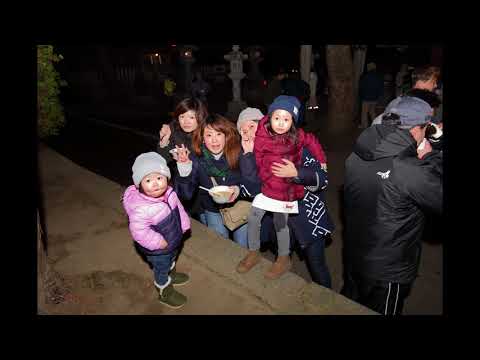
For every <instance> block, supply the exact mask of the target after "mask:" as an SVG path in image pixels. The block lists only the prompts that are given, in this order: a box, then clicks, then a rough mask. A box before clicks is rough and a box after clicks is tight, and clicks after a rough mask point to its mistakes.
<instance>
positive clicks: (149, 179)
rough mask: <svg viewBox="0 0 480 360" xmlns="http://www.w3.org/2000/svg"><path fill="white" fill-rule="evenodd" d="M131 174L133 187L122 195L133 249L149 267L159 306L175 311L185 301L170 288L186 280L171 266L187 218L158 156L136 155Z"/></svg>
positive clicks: (187, 228) (163, 163)
mask: <svg viewBox="0 0 480 360" xmlns="http://www.w3.org/2000/svg"><path fill="white" fill-rule="evenodd" d="M132 171H133V176H132V178H133V183H134V185H131V186H129V187H128V188H127V190H126V191H125V194H124V195H123V207H124V208H125V211H126V212H127V215H128V219H129V228H130V232H131V234H132V237H133V239H134V240H135V245H136V247H137V249H138V250H139V251H140V252H141V253H142V254H144V255H145V256H146V258H147V260H148V262H149V263H150V264H151V265H152V268H153V273H154V279H155V280H154V282H153V283H154V285H155V287H156V288H158V289H159V294H160V296H159V299H160V302H161V303H163V304H165V305H167V306H169V307H171V308H174V309H178V308H180V307H182V306H183V305H184V304H185V303H186V301H187V298H186V297H185V296H184V295H183V294H181V293H179V292H177V291H176V290H175V289H174V288H173V285H183V284H185V283H187V282H188V281H189V277H188V275H187V274H183V273H179V272H176V271H175V263H176V257H177V255H178V249H179V247H180V245H181V242H182V237H183V234H184V233H185V232H186V231H187V230H189V229H190V218H189V217H188V215H187V213H186V212H185V209H184V208H183V206H182V204H181V202H180V200H179V199H178V197H177V194H176V193H175V192H174V191H173V189H172V187H170V186H169V184H168V182H169V180H170V177H171V175H170V169H169V168H168V166H167V162H166V161H165V159H164V158H163V157H162V156H161V155H159V154H157V153H155V152H148V153H144V154H141V155H139V156H138V157H137V158H136V159H135V162H134V164H133V167H132ZM169 274H170V275H169Z"/></svg>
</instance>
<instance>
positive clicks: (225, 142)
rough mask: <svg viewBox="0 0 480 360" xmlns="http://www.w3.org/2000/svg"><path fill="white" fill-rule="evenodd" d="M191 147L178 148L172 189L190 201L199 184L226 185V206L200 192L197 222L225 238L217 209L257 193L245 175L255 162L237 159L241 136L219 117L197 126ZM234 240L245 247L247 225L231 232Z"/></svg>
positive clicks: (221, 220)
mask: <svg viewBox="0 0 480 360" xmlns="http://www.w3.org/2000/svg"><path fill="white" fill-rule="evenodd" d="M192 148H193V151H192V152H190V151H189V150H188V149H187V148H186V147H184V146H182V147H179V148H178V159H177V168H178V172H179V175H180V176H179V177H177V178H176V181H175V189H176V191H177V192H178V194H179V195H180V197H181V198H182V199H190V198H191V196H192V194H193V193H194V191H196V190H197V189H198V187H199V185H200V186H202V187H205V188H211V187H213V186H215V185H216V184H218V185H226V186H228V187H229V188H230V190H231V192H232V195H231V197H230V199H229V202H228V203H227V204H218V203H216V202H215V201H214V200H213V198H212V197H211V195H210V193H209V192H207V191H204V190H200V192H199V199H200V207H201V211H202V213H201V215H200V221H201V222H202V223H203V224H205V225H207V226H208V227H210V228H212V229H214V230H215V231H216V232H217V233H218V234H220V235H222V236H223V237H225V238H228V237H229V230H228V229H227V228H226V227H225V225H224V224H223V219H222V216H221V214H220V209H222V208H224V207H230V206H232V205H233V204H234V203H235V202H236V201H237V200H239V198H240V197H248V196H249V193H250V192H258V191H260V189H259V184H258V183H257V182H256V181H255V182H252V181H250V179H249V178H248V177H247V176H246V175H247V174H249V173H251V172H252V171H255V163H254V159H253V158H239V157H240V152H241V145H240V136H239V134H238V132H237V130H236V128H235V126H234V125H233V123H232V122H231V121H229V120H227V119H226V118H224V117H223V116H220V115H218V114H214V115H209V116H207V118H206V119H205V120H204V121H202V122H201V123H200V125H199V127H198V129H197V130H196V131H195V132H194V134H193V138H192ZM252 160H253V161H252ZM240 163H241V164H240ZM242 175H245V176H242ZM214 182H215V183H216V184H215V183H214ZM233 240H234V241H235V242H236V243H238V244H239V245H240V246H242V247H245V248H246V247H247V225H246V224H245V225H242V226H240V227H238V228H237V229H236V230H235V231H233Z"/></svg>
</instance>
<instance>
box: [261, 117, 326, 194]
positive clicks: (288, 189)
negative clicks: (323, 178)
mask: <svg viewBox="0 0 480 360" xmlns="http://www.w3.org/2000/svg"><path fill="white" fill-rule="evenodd" d="M267 121H269V117H268V115H267V116H265V117H263V119H262V120H261V121H260V124H259V125H258V128H257V132H256V134H255V143H254V150H253V153H254V154H255V159H256V162H257V172H258V176H259V178H260V180H261V181H262V193H263V194H264V195H265V196H268V197H269V198H272V199H276V200H281V201H295V200H300V199H302V198H303V196H304V188H303V185H298V184H295V183H293V182H292V178H281V177H278V176H275V175H273V173H272V169H271V166H272V164H273V163H274V162H277V163H280V164H283V161H282V159H287V160H290V161H291V162H293V163H294V164H295V166H297V167H298V166H299V165H300V161H301V158H302V148H303V147H306V148H307V149H308V150H309V151H310V152H311V153H312V155H313V156H314V157H315V158H316V159H317V160H318V161H319V162H320V163H322V164H324V163H326V162H327V158H326V156H325V153H324V151H323V148H322V145H320V143H319V142H318V140H317V138H316V137H315V135H313V134H310V133H305V132H304V131H303V130H302V129H297V143H296V144H294V143H293V141H292V140H291V139H290V137H289V136H288V135H287V134H282V135H274V134H271V133H269V132H268V130H267V129H266V128H265V124H266V122H267Z"/></svg>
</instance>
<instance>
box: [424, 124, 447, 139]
mask: <svg viewBox="0 0 480 360" xmlns="http://www.w3.org/2000/svg"><path fill="white" fill-rule="evenodd" d="M442 135H443V131H442V129H441V128H440V127H439V126H438V125H437V124H434V123H430V124H428V125H427V128H426V129H425V137H426V138H427V140H428V141H430V142H434V143H435V142H439V141H440V138H441V137H442Z"/></svg>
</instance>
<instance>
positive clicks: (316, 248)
mask: <svg viewBox="0 0 480 360" xmlns="http://www.w3.org/2000/svg"><path fill="white" fill-rule="evenodd" d="M250 125H254V128H250ZM239 128H241V131H240V133H241V135H242V146H243V149H244V152H243V154H242V155H241V158H240V159H241V164H250V167H249V168H248V169H245V171H243V173H247V170H248V174H250V175H249V177H248V180H249V184H252V183H255V182H257V184H258V187H257V189H260V180H259V179H258V177H257V175H256V174H257V172H256V168H254V169H252V164H251V162H253V166H256V165H255V160H254V159H255V157H254V154H253V149H254V141H255V130H256V128H257V123H256V122H245V123H242V124H240V126H239ZM253 129H255V130H253ZM242 130H244V131H242ZM248 130H250V131H248ZM252 130H253V131H252ZM248 159H250V161H251V162H249V161H247V160H248ZM301 164H302V165H301V166H299V167H298V168H296V167H295V166H294V165H293V164H292V163H291V162H290V163H287V164H278V163H277V164H276V165H275V170H274V171H275V173H276V176H279V177H287V178H293V179H294V181H295V182H297V183H298V184H302V185H304V186H305V196H304V198H303V199H302V200H301V201H299V202H298V208H299V214H298V215H290V216H289V219H288V225H289V227H290V228H291V229H292V234H291V239H292V243H295V244H298V245H299V246H300V249H301V250H302V251H303V252H304V254H305V257H306V259H307V267H308V270H309V272H310V276H311V277H312V280H313V281H314V282H315V283H317V284H319V285H322V286H325V287H327V288H331V282H332V281H331V276H330V271H329V269H328V266H327V263H326V260H325V241H326V240H327V238H328V237H329V236H330V233H331V232H332V231H333V229H334V226H333V223H332V222H331V219H330V216H329V214H328V211H327V208H326V205H325V196H326V194H325V189H326V187H327V184H328V180H327V173H326V171H324V170H323V169H322V167H321V165H320V163H319V161H318V159H315V158H314V157H313V156H312V155H311V154H310V153H309V151H308V150H307V149H305V148H304V149H303V151H302V161H301ZM252 170H253V171H252ZM245 177H246V176H245ZM250 188H251V189H254V186H252V185H250ZM257 193H258V192H253V191H252V192H251V196H252V197H255V195H256V194H257ZM273 229H274V226H273V217H272V216H271V215H268V214H267V215H266V216H264V218H263V220H262V227H261V235H260V238H261V242H262V243H266V242H268V241H270V239H271V240H272V241H273V243H276V237H275V231H273Z"/></svg>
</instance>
